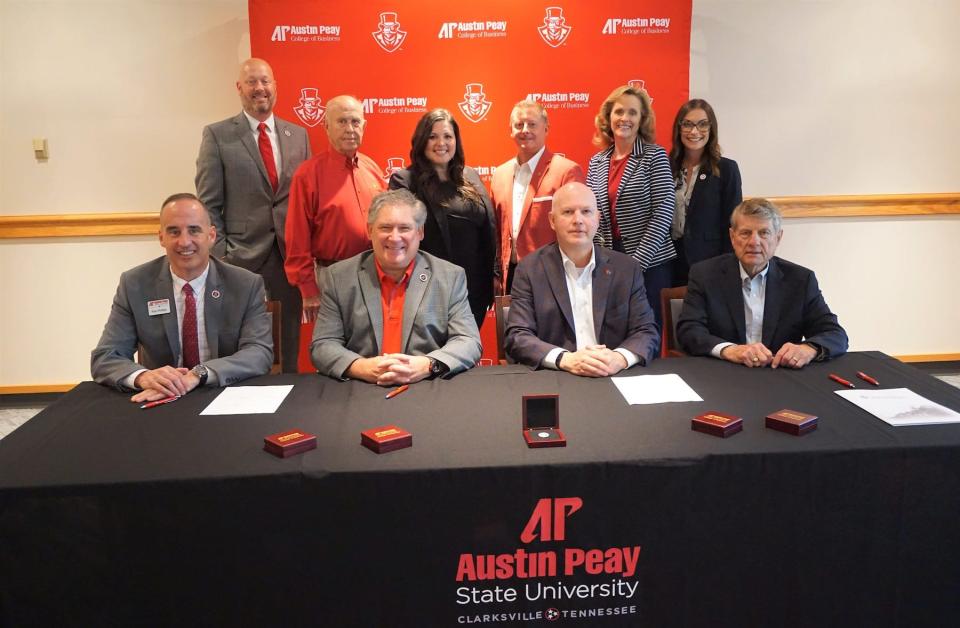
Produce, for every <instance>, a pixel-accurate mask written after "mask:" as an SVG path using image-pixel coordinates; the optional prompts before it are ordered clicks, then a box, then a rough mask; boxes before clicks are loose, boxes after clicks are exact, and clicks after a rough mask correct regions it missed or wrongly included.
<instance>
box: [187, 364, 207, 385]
mask: <svg viewBox="0 0 960 628" xmlns="http://www.w3.org/2000/svg"><path fill="white" fill-rule="evenodd" d="M190 372H191V373H193V374H194V375H196V376H197V379H199V380H200V383H199V384H197V387H198V388H199V387H201V386H203V385H205V384H206V383H207V377H208V376H209V375H210V371H208V370H207V367H205V366H204V365H202V364H198V365H196V366H195V367H193V368H192V369H190Z"/></svg>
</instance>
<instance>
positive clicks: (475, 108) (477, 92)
mask: <svg viewBox="0 0 960 628" xmlns="http://www.w3.org/2000/svg"><path fill="white" fill-rule="evenodd" d="M466 90H467V91H466V92H465V93H464V94H463V102H461V103H459V104H458V105H457V107H459V108H460V111H461V112H463V115H465V116H466V117H467V119H468V120H470V122H480V121H481V120H483V118H484V116H486V115H487V112H488V111H490V107H491V106H492V105H493V103H492V102H490V101H488V100H487V95H486V94H484V93H483V83H467V85H466Z"/></svg>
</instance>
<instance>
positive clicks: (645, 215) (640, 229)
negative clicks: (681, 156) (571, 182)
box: [587, 137, 677, 270]
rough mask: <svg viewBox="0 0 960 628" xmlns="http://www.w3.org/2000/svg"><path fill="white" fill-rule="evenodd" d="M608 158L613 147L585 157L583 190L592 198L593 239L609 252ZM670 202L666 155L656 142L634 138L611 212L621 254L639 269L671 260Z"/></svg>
mask: <svg viewBox="0 0 960 628" xmlns="http://www.w3.org/2000/svg"><path fill="white" fill-rule="evenodd" d="M611 155H613V146H611V147H610V148H608V149H606V150H602V151H600V152H599V153H597V154H596V155H594V156H593V157H591V158H590V166H589V168H588V169H587V186H588V187H589V188H590V189H591V190H593V193H594V195H595V196H596V197H597V208H598V209H599V210H600V228H599V229H598V230H597V237H596V239H595V241H596V243H597V244H599V245H600V246H605V247H607V248H613V233H612V231H611V227H610V198H609V194H608V193H607V176H608V175H609V172H610V156H611ZM675 203H676V198H675V197H674V193H673V177H672V176H671V175H670V162H669V161H668V160H667V152H666V151H665V150H663V147H662V146H658V145H657V144H644V143H643V141H642V140H641V139H640V138H639V137H638V138H637V141H636V143H635V144H634V145H633V152H631V154H630V155H629V156H628V157H627V164H626V167H625V169H624V173H623V178H622V179H621V180H620V187H619V188H617V207H616V209H617V224H618V225H619V227H620V236H621V238H622V239H623V248H624V251H625V252H626V253H627V255H630V256H632V257H633V258H634V259H635V260H637V262H638V263H639V264H640V267H641V268H642V269H643V270H647V269H648V268H653V267H654V266H657V265H659V264H662V263H664V262H667V261H669V260H671V259H673V258H675V257H676V256H677V252H676V250H675V249H674V248H673V241H672V240H671V239H670V225H671V224H672V223H673V207H674V204H675Z"/></svg>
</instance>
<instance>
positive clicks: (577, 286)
mask: <svg viewBox="0 0 960 628" xmlns="http://www.w3.org/2000/svg"><path fill="white" fill-rule="evenodd" d="M548 217H549V220H550V227H551V228H552V229H553V232H554V234H555V235H556V238H557V241H556V242H555V243H553V244H548V245H546V246H542V247H540V248H539V249H537V250H536V251H534V252H533V253H531V254H530V255H528V256H526V257H524V258H523V259H522V260H520V263H519V264H518V265H517V272H516V277H515V279H514V281H513V286H512V288H511V297H512V298H511V304H510V315H509V317H508V318H507V328H506V339H505V342H504V345H505V349H506V351H507V355H509V356H510V357H511V358H513V360H515V361H516V362H519V363H520V364H526V365H528V366H531V367H533V368H548V369H556V370H561V371H567V372H569V373H573V374H574V375H582V376H585V377H607V376H609V375H614V374H616V373H619V372H620V371H622V370H623V369H626V368H630V367H632V366H635V365H637V364H639V365H641V366H644V365H646V364H648V363H649V362H650V361H651V360H653V358H654V356H655V355H656V352H657V348H658V347H659V345H660V335H659V334H658V333H657V326H656V323H655V322H654V319H653V312H652V311H651V310H650V304H649V303H647V297H646V292H645V290H644V287H643V272H641V270H640V267H639V266H638V265H637V263H636V262H635V261H633V259H632V258H631V257H630V256H628V255H624V254H623V253H618V252H616V251H611V250H610V249H605V248H601V247H599V246H596V245H595V244H594V243H593V236H595V235H596V233H597V227H598V226H599V223H600V217H599V213H598V212H597V199H596V197H595V196H594V195H593V192H592V191H591V190H590V188H588V187H587V186H586V185H584V184H583V183H580V182H572V183H567V184H566V185H564V186H562V187H561V188H560V189H559V190H557V191H556V192H555V193H554V195H553V203H552V206H551V207H550V214H549V216H548Z"/></svg>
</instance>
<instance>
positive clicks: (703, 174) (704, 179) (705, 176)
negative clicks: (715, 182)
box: [700, 172, 707, 181]
mask: <svg viewBox="0 0 960 628" xmlns="http://www.w3.org/2000/svg"><path fill="white" fill-rule="evenodd" d="M700 180H701V181H706V180H707V175H706V174H705V173H703V172H701V173H700Z"/></svg>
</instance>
